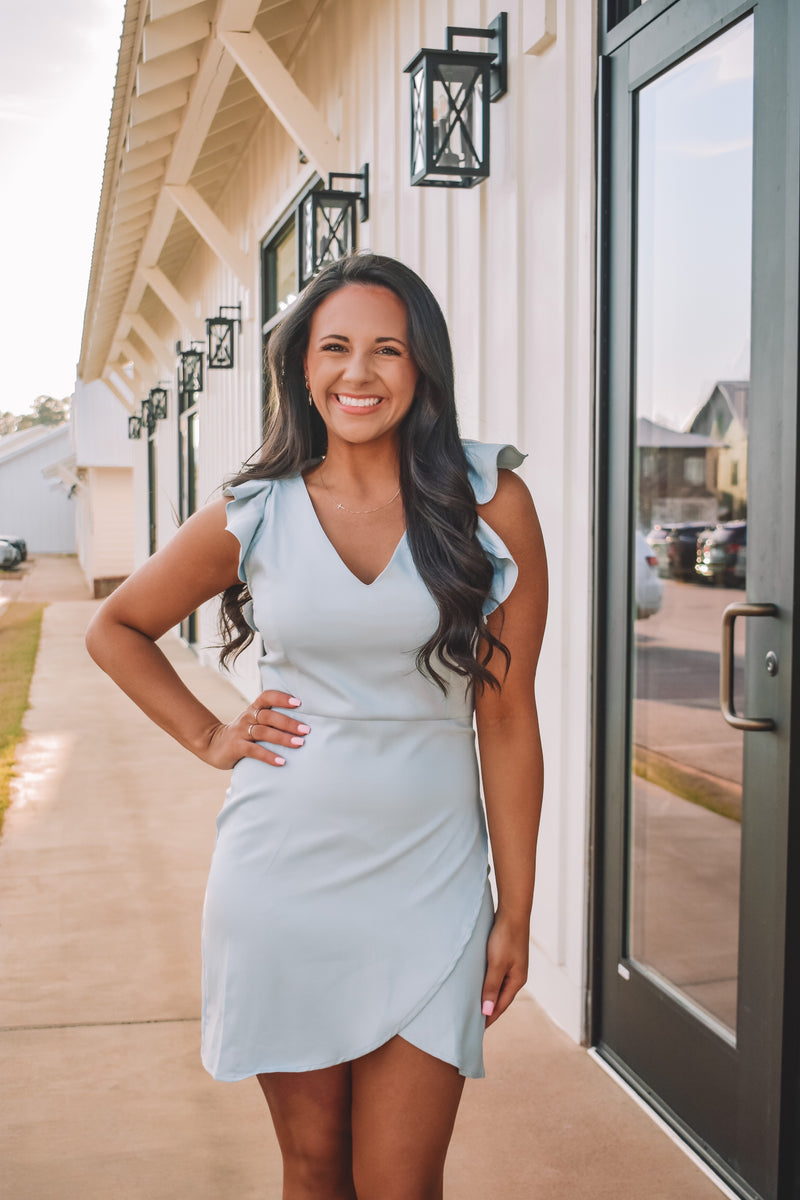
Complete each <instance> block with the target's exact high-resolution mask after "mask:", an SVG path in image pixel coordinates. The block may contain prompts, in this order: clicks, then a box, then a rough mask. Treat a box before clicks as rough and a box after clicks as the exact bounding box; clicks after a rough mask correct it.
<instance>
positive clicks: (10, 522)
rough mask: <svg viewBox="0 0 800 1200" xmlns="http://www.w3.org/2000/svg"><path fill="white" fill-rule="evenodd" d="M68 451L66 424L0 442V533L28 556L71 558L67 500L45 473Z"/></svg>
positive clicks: (72, 540)
mask: <svg viewBox="0 0 800 1200" xmlns="http://www.w3.org/2000/svg"><path fill="white" fill-rule="evenodd" d="M70 449H71V442H70V428H69V425H56V426H51V425H33V426H31V428H30V429H22V430H20V431H19V433H10V434H7V435H6V436H5V437H2V438H0V533H8V534H15V535H18V536H19V537H23V538H25V541H26V542H27V544H28V551H29V552H30V553H33V554H74V553H75V514H74V508H73V504H72V500H71V498H70V494H69V490H68V489H67V490H65V489H64V488H63V487H62V486H60V483H59V480H58V478H55V477H54V476H53V472H52V470H51V469H52V468H53V467H54V466H55V464H56V463H58V462H59V461H60V460H61V459H63V458H64V457H65V456H66V455H68V454H69V453H70Z"/></svg>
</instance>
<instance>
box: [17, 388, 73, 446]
mask: <svg viewBox="0 0 800 1200" xmlns="http://www.w3.org/2000/svg"><path fill="white" fill-rule="evenodd" d="M69 399H70V398H69V396H67V397H66V398H65V399H63V400H56V398H55V397H54V396H37V397H36V399H35V400H34V402H33V404H32V405H31V411H30V412H29V413H25V415H24V416H19V415H17V414H15V413H10V412H4V413H0V437H2V436H3V435H4V434H6V433H17V432H18V431H19V430H20V429H30V428H31V426H33V425H63V424H64V422H65V421H67V420H68V419H69Z"/></svg>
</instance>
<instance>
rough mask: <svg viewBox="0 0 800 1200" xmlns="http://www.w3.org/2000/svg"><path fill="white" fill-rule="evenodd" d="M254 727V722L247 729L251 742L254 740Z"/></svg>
mask: <svg viewBox="0 0 800 1200" xmlns="http://www.w3.org/2000/svg"><path fill="white" fill-rule="evenodd" d="M254 728H255V722H254V723H253V724H252V725H251V726H250V727H249V728H248V730H247V736H248V737H249V738H250V741H251V742H254V741H255V738H254V737H253V730H254Z"/></svg>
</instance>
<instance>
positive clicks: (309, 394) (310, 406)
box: [306, 380, 314, 408]
mask: <svg viewBox="0 0 800 1200" xmlns="http://www.w3.org/2000/svg"><path fill="white" fill-rule="evenodd" d="M306 392H307V393H308V407H309V408H313V407H314V397H313V396H312V395H311V388H310V387H309V386H308V380H306Z"/></svg>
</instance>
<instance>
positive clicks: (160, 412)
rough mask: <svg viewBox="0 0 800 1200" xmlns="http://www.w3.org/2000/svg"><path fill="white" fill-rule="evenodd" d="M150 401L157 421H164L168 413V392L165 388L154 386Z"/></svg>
mask: <svg viewBox="0 0 800 1200" xmlns="http://www.w3.org/2000/svg"><path fill="white" fill-rule="evenodd" d="M150 403H151V405H152V407H153V416H154V417H155V418H156V420H157V421H163V420H164V419H165V418H166V415H167V393H166V389H165V388H153V390H152V391H151V393H150Z"/></svg>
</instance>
